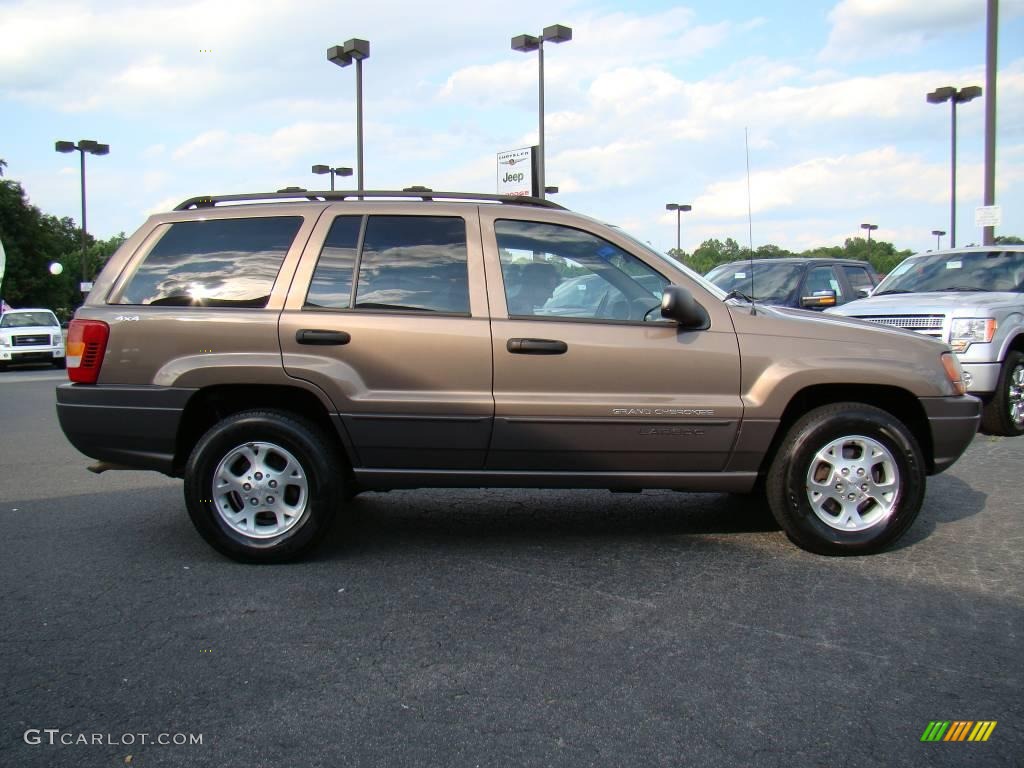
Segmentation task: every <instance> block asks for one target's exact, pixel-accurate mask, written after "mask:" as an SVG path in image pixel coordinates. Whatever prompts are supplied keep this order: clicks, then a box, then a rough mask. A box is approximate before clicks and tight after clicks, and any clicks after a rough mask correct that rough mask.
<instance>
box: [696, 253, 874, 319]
mask: <svg viewBox="0 0 1024 768" xmlns="http://www.w3.org/2000/svg"><path fill="white" fill-rule="evenodd" d="M705 277H706V278H707V279H708V280H710V281H711V282H712V283H714V284H715V285H717V286H718V287H719V288H721V289H722V290H723V291H725V292H726V293H729V292H730V291H740V292H742V293H744V294H746V295H747V296H749V297H751V298H753V299H755V300H757V301H760V302H763V303H765V304H775V305H778V306H780V307H802V308H804V309H825V308H826V307H834V306H838V305H840V304H845V303H846V302H848V301H853V300H854V299H862V298H864V297H865V296H867V295H868V294H869V293H870V292H871V289H872V288H874V287H875V286H876V285H878V283H879V281H880V278H879V277H878V273H877V272H875V270H874V268H873V267H872V266H871V265H870V264H868V263H867V262H866V261H857V260H855V259H817V258H810V259H801V258H793V259H753V260H747V261H732V262H729V263H728V264H719V265H718V266H717V267H715V268H714V269H712V270H711V271H710V272H708V273H707V274H706V275H705Z"/></svg>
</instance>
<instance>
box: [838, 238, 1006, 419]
mask: <svg viewBox="0 0 1024 768" xmlns="http://www.w3.org/2000/svg"><path fill="white" fill-rule="evenodd" d="M827 312H829V313H830V314H836V315H845V316H846V317H853V318H858V319H861V320H868V321H870V322H873V323H880V324H882V325H888V326H893V327H897V328H905V329H907V330H910V331H916V332H917V333H922V334H925V335H927V336H933V337H935V338H938V339H941V340H942V341H944V342H946V343H947V344H949V345H950V347H952V349H953V351H954V352H955V353H956V354H957V356H958V357H959V358H960V363H961V365H962V366H963V369H964V381H965V383H966V384H967V391H968V392H969V393H970V394H972V395H976V396H978V397H980V398H981V400H982V402H983V403H984V408H983V410H982V420H981V431H982V432H987V433H989V434H994V435H1021V434H1024V246H1021V245H993V246H983V247H971V248H955V249H950V250H943V251H932V252H929V253H923V254H917V255H916V256H911V257H910V258H908V259H906V260H904V261H902V262H900V264H899V265H898V266H897V267H896V268H895V269H893V271H892V272H890V273H889V275H888V277H886V278H885V280H883V281H882V282H881V283H879V285H878V287H877V288H875V290H874V291H873V292H872V293H871V296H870V297H868V298H866V299H859V300H858V301H851V302H850V303H849V304H844V305H843V306H840V307H834V308H832V309H829V310H827Z"/></svg>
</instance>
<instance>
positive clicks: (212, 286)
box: [120, 216, 302, 307]
mask: <svg viewBox="0 0 1024 768" xmlns="http://www.w3.org/2000/svg"><path fill="white" fill-rule="evenodd" d="M301 225H302V217H300V216H273V217H266V218H249V219H214V220H212V221H180V222H178V223H176V224H172V225H171V226H170V227H169V228H168V230H167V232H166V233H165V234H164V236H163V237H161V238H160V241H159V242H158V243H157V244H156V246H155V247H154V248H153V250H152V251H150V252H149V254H148V255H147V256H146V258H145V261H143V262H142V264H141V265H140V266H139V268H138V269H137V270H136V272H135V274H134V275H133V276H132V278H131V280H130V281H129V283H128V285H127V287H126V288H125V289H124V291H123V293H122V295H121V299H120V303H121V304H152V305H168V306H208V307H263V306H266V304H267V299H269V298H270V290H271V288H272V287H273V285H274V280H275V279H276V278H277V272H278V270H279V269H280V268H281V262H282V261H284V257H285V254H286V253H287V252H288V248H289V247H290V246H291V244H292V241H293V240H294V239H295V234H296V232H298V231H299V227H300V226H301Z"/></svg>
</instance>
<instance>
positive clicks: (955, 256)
mask: <svg viewBox="0 0 1024 768" xmlns="http://www.w3.org/2000/svg"><path fill="white" fill-rule="evenodd" d="M938 291H1012V292H1015V293H1021V292H1024V252H1021V251H974V252H966V253H937V254H931V255H927V256H912V257H911V258H909V259H906V260H905V261H902V262H901V263H900V264H898V265H897V266H896V268H895V269H893V271H892V272H890V273H889V276H888V277H887V278H885V280H883V281H882V282H881V284H879V286H878V288H877V289H876V290H875V292H874V294H873V295H874V296H883V295H885V294H887V293H935V292H938Z"/></svg>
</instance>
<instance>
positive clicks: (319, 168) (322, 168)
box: [311, 165, 352, 192]
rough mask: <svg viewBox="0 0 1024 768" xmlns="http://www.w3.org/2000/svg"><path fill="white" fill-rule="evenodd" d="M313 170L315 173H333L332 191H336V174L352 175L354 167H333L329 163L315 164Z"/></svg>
mask: <svg viewBox="0 0 1024 768" xmlns="http://www.w3.org/2000/svg"><path fill="white" fill-rule="evenodd" d="M311 170H312V171H313V173H316V174H324V173H329V174H331V192H333V191H334V177H335V176H351V175H352V169H351V168H344V167H341V168H331V166H329V165H314V166H313V168H312V169H311Z"/></svg>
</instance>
